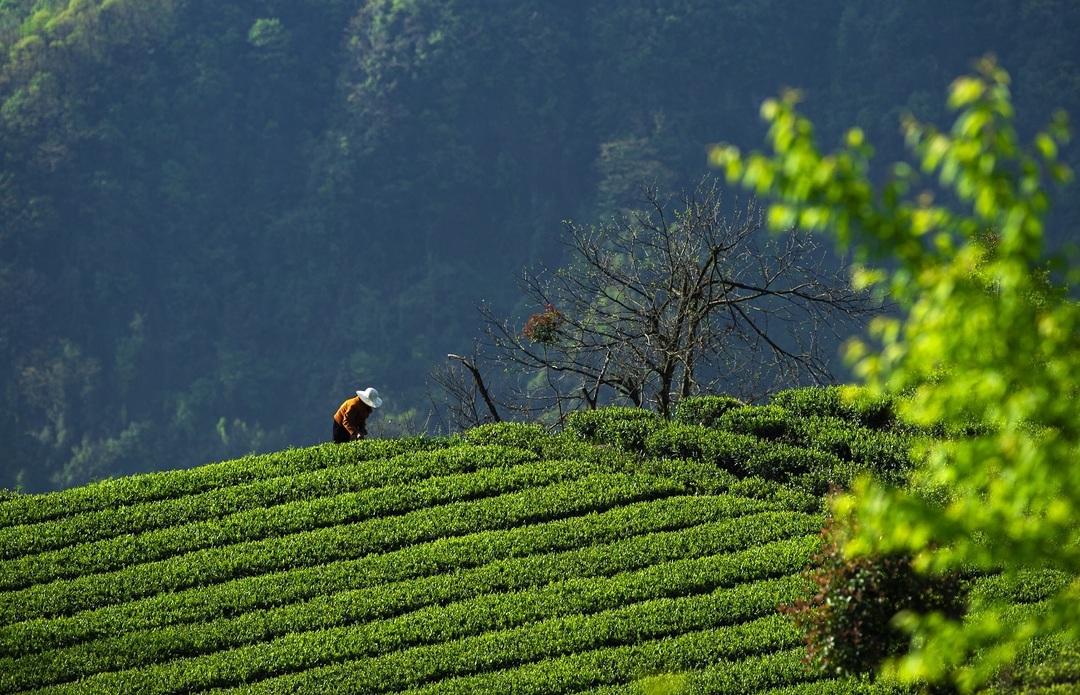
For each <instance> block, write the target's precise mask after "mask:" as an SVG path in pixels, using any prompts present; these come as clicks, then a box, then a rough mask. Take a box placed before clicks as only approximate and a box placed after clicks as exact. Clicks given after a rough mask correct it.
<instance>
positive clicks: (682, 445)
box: [645, 422, 716, 461]
mask: <svg viewBox="0 0 1080 695" xmlns="http://www.w3.org/2000/svg"><path fill="white" fill-rule="evenodd" d="M714 434H715V432H713V430H710V429H708V428H707V427H702V426H700V425H688V424H684V423H680V422H669V423H665V424H664V426H662V427H659V428H657V429H656V430H655V431H653V432H652V433H651V434H649V436H648V437H646V439H645V453H646V454H648V455H649V456H654V457H656V458H670V459H687V460H694V461H706V460H709V459H711V458H712V451H713V449H715V448H716V447H715V446H714V443H713V439H714V437H713V435H714Z"/></svg>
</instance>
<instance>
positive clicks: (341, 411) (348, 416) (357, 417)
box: [334, 396, 371, 439]
mask: <svg viewBox="0 0 1080 695" xmlns="http://www.w3.org/2000/svg"><path fill="white" fill-rule="evenodd" d="M368 415H371V406H370V405H368V404H367V403H365V402H363V401H362V400H360V396H355V397H353V398H350V399H349V400H347V401H345V402H344V403H342V404H341V407H340V408H338V411H337V412H336V413H334V422H336V423H337V424H339V425H341V426H342V427H344V428H345V429H346V430H347V431H348V432H349V434H351V435H352V436H353V437H358V438H360V439H363V438H364V437H366V436H367V419H368Z"/></svg>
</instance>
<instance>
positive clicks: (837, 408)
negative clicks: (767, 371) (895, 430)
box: [769, 386, 896, 429]
mask: <svg viewBox="0 0 1080 695" xmlns="http://www.w3.org/2000/svg"><path fill="white" fill-rule="evenodd" d="M769 403H770V404H771V405H776V406H779V407H781V408H784V409H785V410H787V411H789V412H790V413H791V414H792V415H794V416H795V417H798V418H803V417H834V418H840V419H841V420H844V421H846V422H849V423H852V424H860V425H863V426H865V427H871V428H874V429H883V428H887V427H891V426H892V425H893V424H894V423H895V421H896V417H895V414H894V412H893V399H892V397H890V396H881V397H874V398H871V397H870V396H868V395H866V392H865V390H864V389H862V388H860V387H857V386H824V387H804V388H795V389H788V390H786V391H779V392H777V393H776V394H774V395H773V397H772V398H771V399H769Z"/></svg>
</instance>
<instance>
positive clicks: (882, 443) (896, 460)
mask: <svg viewBox="0 0 1080 695" xmlns="http://www.w3.org/2000/svg"><path fill="white" fill-rule="evenodd" d="M786 441H787V442H789V443H792V444H795V445H797V446H802V447H806V448H810V449H815V450H817V451H820V452H824V453H827V454H830V455H832V456H835V457H837V458H838V459H840V460H842V461H850V462H852V463H854V464H855V466H856V468H858V469H861V470H865V471H870V472H872V473H874V474H875V475H878V476H879V477H881V478H884V479H888V480H893V481H896V482H899V481H901V480H902V479H903V477H904V473H905V472H906V471H907V470H908V469H910V468H911V462H912V457H911V447H912V445H913V444H914V442H915V439H914V438H913V437H912V436H911V435H908V434H904V433H901V432H897V431H892V430H876V429H872V428H869V427H864V426H861V425H856V424H852V423H849V422H847V421H845V420H843V419H840V418H836V417H824V416H807V417H804V418H795V417H793V418H792V419H791V429H790V430H789V433H788V436H787V438H786Z"/></svg>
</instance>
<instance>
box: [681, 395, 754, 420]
mask: <svg viewBox="0 0 1080 695" xmlns="http://www.w3.org/2000/svg"><path fill="white" fill-rule="evenodd" d="M745 405H746V404H745V403H743V402H742V401H740V400H739V399H738V398H732V397H731V396H693V397H690V398H684V399H682V400H681V401H679V404H678V405H677V406H676V407H675V418H674V419H675V422H681V423H684V424H687V425H702V426H704V427H713V426H715V425H716V422H717V421H718V420H719V419H720V417H721V416H722V415H723V414H724V413H726V412H728V411H729V410H734V409H736V408H742V407H745Z"/></svg>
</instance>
